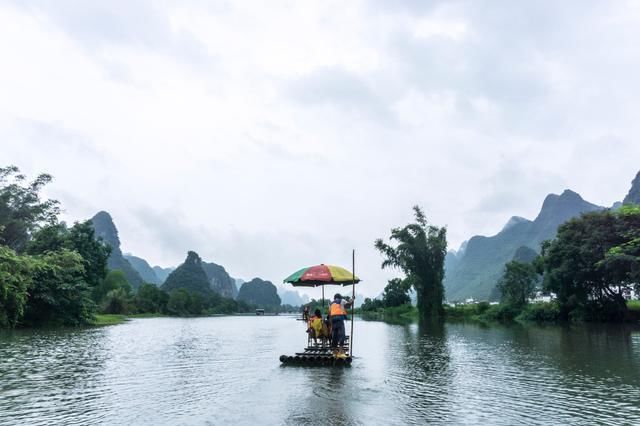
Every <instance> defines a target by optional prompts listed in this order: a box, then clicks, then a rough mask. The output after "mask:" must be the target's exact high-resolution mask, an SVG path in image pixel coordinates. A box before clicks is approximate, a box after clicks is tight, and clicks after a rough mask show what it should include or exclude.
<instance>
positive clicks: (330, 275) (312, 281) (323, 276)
mask: <svg viewBox="0 0 640 426" xmlns="http://www.w3.org/2000/svg"><path fill="white" fill-rule="evenodd" d="M284 282H285V283H290V284H292V285H293V286H294V287H317V286H319V285H322V286H324V285H327V284H337V285H350V284H357V283H358V282H360V278H358V277H355V279H354V275H353V272H351V271H347V270H346V269H344V268H342V267H340V266H334V265H325V264H324V263H323V264H321V265H316V266H311V267H308V268H302V269H300V270H299V271H297V272H294V273H293V274H292V275H290V276H288V277H287V278H285V279H284Z"/></svg>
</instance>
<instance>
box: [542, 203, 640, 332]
mask: <svg viewBox="0 0 640 426" xmlns="http://www.w3.org/2000/svg"><path fill="white" fill-rule="evenodd" d="M543 262H544V269H545V281H544V285H545V287H546V288H547V289H548V290H551V291H554V292H555V293H557V295H558V302H559V305H560V312H561V316H562V317H563V318H565V319H577V320H609V321H610V320H623V319H624V318H625V315H626V312H627V305H626V301H625V298H624V291H625V289H627V288H631V287H635V289H636V291H638V290H640V288H639V283H640V207H638V206H633V205H630V206H624V207H622V208H621V209H620V210H618V211H614V212H612V211H602V212H596V213H588V214H585V215H583V216H581V217H580V218H576V219H572V220H570V221H568V222H567V223H565V224H563V225H562V226H560V228H559V229H558V235H557V237H556V239H555V240H553V241H551V242H549V243H546V244H544V245H543Z"/></svg>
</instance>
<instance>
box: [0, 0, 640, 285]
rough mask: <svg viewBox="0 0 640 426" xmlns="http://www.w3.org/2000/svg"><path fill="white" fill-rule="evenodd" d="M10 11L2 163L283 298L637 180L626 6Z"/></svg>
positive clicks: (0, 103)
mask: <svg viewBox="0 0 640 426" xmlns="http://www.w3.org/2000/svg"><path fill="white" fill-rule="evenodd" d="M401 3H402V4H400V2H379V1H378V2H376V1H371V2H367V1H356V2H349V3H346V4H345V3H344V2H337V1H329V2H327V1H315V2H293V3H291V2H269V3H264V2H217V3H210V2H197V1H188V2H180V3H172V2H147V1H136V2H126V3H121V2H110V1H105V2H92V3H84V2H83V3H78V2H73V1H69V2H59V1H50V2H49V1H40V2H30V3H28V4H26V3H23V2H4V3H2V4H0V28H3V37H2V38H0V94H1V95H0V163H2V164H7V163H14V164H16V165H18V166H20V167H21V168H22V169H23V171H25V172H27V173H30V174H35V173H38V172H41V171H47V172H50V173H52V174H53V175H54V176H55V177H56V180H55V182H54V184H53V185H52V186H51V187H50V188H49V189H48V193H49V194H50V195H51V196H55V197H57V198H59V199H60V200H61V201H62V203H63V205H64V206H65V208H66V212H65V217H66V218H68V219H71V220H75V219H83V218H87V217H90V216H92V215H93V214H94V213H95V211H97V210H103V209H104V210H108V211H109V212H110V213H111V214H112V215H113V217H114V218H115V220H116V222H117V225H118V227H119V228H120V232H121V237H122V241H123V245H124V248H125V250H127V251H131V252H133V253H135V254H136V255H139V256H141V257H144V258H146V259H148V260H149V261H150V262H151V263H154V264H155V263H160V264H164V265H169V264H177V263H178V262H180V261H182V259H183V258H184V256H185V253H186V250H189V249H193V250H196V251H198V252H199V253H200V254H201V255H202V256H203V257H204V258H205V259H210V260H213V261H216V262H218V263H221V264H223V265H224V266H225V267H226V268H227V270H229V271H230V273H231V274H235V275H237V276H241V277H245V278H250V277H252V276H261V277H264V278H266V279H270V280H273V281H279V280H280V279H282V278H283V277H285V276H286V275H288V274H289V273H291V272H292V271H293V270H295V269H297V268H299V267H302V266H305V265H308V264H312V263H320V262H334V263H341V264H347V265H348V263H349V261H350V250H351V249H352V248H356V249H357V251H358V262H359V266H358V270H359V274H360V275H361V276H362V278H364V279H365V281H364V282H363V286H362V288H361V290H360V291H361V292H362V293H364V294H367V295H377V294H378V293H379V292H380V291H381V289H382V287H383V286H384V284H385V280H386V279H387V278H389V277H391V276H393V275H394V274H396V273H397V272H394V271H380V269H379V263H380V260H381V259H380V257H379V255H378V254H377V253H376V252H375V251H374V249H373V247H372V244H373V240H374V239H375V238H377V237H384V236H386V235H388V233H389V230H390V229H391V228H392V227H394V226H399V225H402V224H404V223H407V221H409V220H410V219H411V206H412V205H414V204H420V205H422V206H423V207H424V208H425V210H426V212H427V215H428V218H429V219H430V220H431V221H433V222H434V223H436V224H446V225H448V227H449V237H450V245H451V246H452V247H457V246H458V245H459V244H460V243H461V242H462V241H463V240H465V239H468V238H469V237H470V236H472V235H474V234H479V233H484V234H491V233H494V232H496V231H497V230H499V229H500V228H501V227H502V226H503V225H504V223H505V221H506V220H507V219H508V218H509V217H510V216H512V215H514V214H515V215H521V216H524V217H529V218H533V217H535V215H536V213H537V210H538V209H539V207H540V204H541V203H542V200H543V199H544V196H545V195H546V194H547V193H548V192H556V193H559V192H561V191H562V190H563V189H565V188H572V189H574V190H576V191H578V192H580V193H581V194H582V195H583V196H584V197H585V198H586V199H587V200H589V201H592V202H595V203H599V204H603V205H610V204H611V203H612V202H613V201H615V200H617V199H621V198H622V197H623V196H624V193H625V192H626V190H627V189H628V185H629V182H630V180H631V178H632V177H633V176H634V175H635V173H636V172H637V169H638V164H640V163H639V161H638V160H639V159H640V144H638V143H637V139H638V136H639V135H640V127H639V124H638V121H637V117H636V116H637V113H636V112H637V111H638V109H639V107H640V84H639V83H638V81H637V77H636V74H637V72H636V70H637V69H638V68H639V67H640V57H639V56H638V54H637V49H636V46H635V40H636V39H637V38H638V36H639V35H640V34H639V30H638V28H640V25H638V24H640V11H639V10H638V8H637V6H634V5H633V4H632V3H630V4H627V3H622V2H616V3H598V2H596V3H585V2H577V1H576V2H571V1H569V2H562V3H561V4H559V3H557V2H541V3H535V4H534V3H531V4H527V5H522V4H518V5H516V4H513V5H505V3H503V2H500V3H489V4H487V5H484V6H480V5H479V4H478V3H477V2H467V1H457V2H401Z"/></svg>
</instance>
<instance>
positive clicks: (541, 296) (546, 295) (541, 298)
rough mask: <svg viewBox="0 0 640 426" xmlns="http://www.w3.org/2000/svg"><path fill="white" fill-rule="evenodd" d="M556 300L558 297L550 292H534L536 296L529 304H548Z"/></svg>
mask: <svg viewBox="0 0 640 426" xmlns="http://www.w3.org/2000/svg"><path fill="white" fill-rule="evenodd" d="M557 298H558V296H557V295H556V294H555V293H553V292H551V291H540V290H538V291H536V294H535V295H534V296H533V297H532V298H530V299H529V302H531V303H541V302H544V303H549V302H551V301H553V300H556V299H557Z"/></svg>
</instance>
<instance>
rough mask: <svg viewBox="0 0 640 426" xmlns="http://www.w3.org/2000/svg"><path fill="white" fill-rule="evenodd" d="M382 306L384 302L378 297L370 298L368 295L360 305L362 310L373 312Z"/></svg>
mask: <svg viewBox="0 0 640 426" xmlns="http://www.w3.org/2000/svg"><path fill="white" fill-rule="evenodd" d="M383 307H384V302H383V301H382V300H378V299H371V298H369V297H367V298H365V299H364V302H363V303H362V305H361V306H360V309H361V310H362V312H375V311H377V310H378V309H382V308H383Z"/></svg>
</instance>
